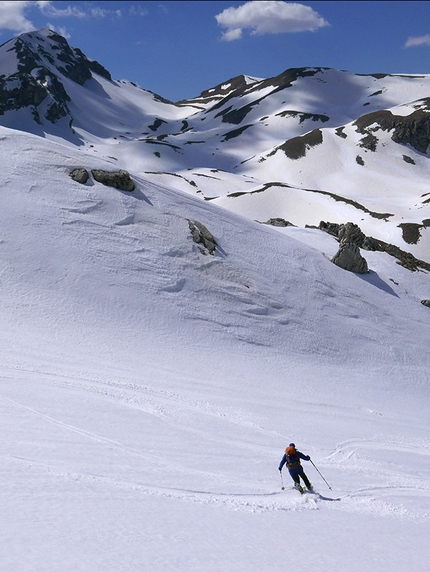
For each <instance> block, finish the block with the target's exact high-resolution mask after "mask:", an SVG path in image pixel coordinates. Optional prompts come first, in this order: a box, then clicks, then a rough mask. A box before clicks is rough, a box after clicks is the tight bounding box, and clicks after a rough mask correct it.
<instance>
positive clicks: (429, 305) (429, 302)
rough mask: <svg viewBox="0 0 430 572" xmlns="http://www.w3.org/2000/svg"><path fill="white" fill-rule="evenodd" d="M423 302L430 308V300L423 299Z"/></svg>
mask: <svg viewBox="0 0 430 572" xmlns="http://www.w3.org/2000/svg"><path fill="white" fill-rule="evenodd" d="M421 304H423V305H424V306H427V308H430V300H421Z"/></svg>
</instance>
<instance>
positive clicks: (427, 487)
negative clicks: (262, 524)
mask: <svg viewBox="0 0 430 572" xmlns="http://www.w3.org/2000/svg"><path fill="white" fill-rule="evenodd" d="M57 386H61V387H65V388H67V389H70V387H73V389H75V390H76V389H77V390H79V391H84V392H92V393H93V392H96V393H98V394H102V395H103V396H104V397H108V398H110V399H116V400H119V401H121V402H122V403H125V404H127V405H130V403H131V404H132V405H133V406H134V407H139V408H141V407H142V399H141V398H140V397H136V392H138V393H139V394H142V393H143V394H145V395H150V396H151V397H153V398H155V397H156V398H158V399H160V400H161V401H171V400H173V401H174V402H176V403H179V404H181V405H182V406H185V407H193V408H197V409H199V410H200V411H201V410H202V409H203V411H204V413H205V414H207V413H208V412H209V414H210V415H215V416H219V417H222V418H223V419H224V420H225V421H227V422H233V423H238V422H239V420H238V418H236V417H231V416H226V415H225V414H224V413H222V412H220V411H217V410H216V409H215V408H213V406H211V405H210V404H209V403H207V402H198V401H193V400H186V399H184V398H183V397H181V396H179V395H178V394H174V393H171V392H167V391H158V390H151V389H149V388H147V387H141V386H138V385H135V384H131V383H122V382H115V381H109V382H106V381H105V382H103V383H98V384H95V383H94V382H92V384H90V385H85V384H83V383H76V382H75V383H74V382H71V381H63V382H60V383H59V384H58V385H57ZM113 389H117V390H120V391H121V394H118V393H115V392H114V391H113ZM127 391H132V394H131V395H132V397H131V396H130V395H127V394H126V393H127ZM0 397H1V398H2V399H3V400H5V401H6V402H9V403H10V404H11V405H13V406H15V407H18V408H21V409H24V410H26V411H28V412H29V413H31V414H34V415H35V416H37V417H39V418H41V419H43V420H45V421H46V422H48V423H50V424H54V425H56V426H59V427H61V428H62V429H64V430H67V431H71V432H74V433H77V434H80V435H82V436H83V437H85V438H87V439H91V440H93V441H96V442H98V443H100V444H101V445H103V446H105V447H107V448H109V449H111V450H112V449H116V450H119V451H120V452H122V453H125V454H126V455H131V456H133V457H139V458H142V459H145V460H148V457H150V456H151V455H150V454H149V453H147V452H142V451H140V450H138V449H134V448H132V447H130V446H128V445H124V444H122V443H121V442H119V441H115V440H113V439H110V438H106V437H104V436H102V435H99V434H97V433H94V432H90V431H88V430H85V429H83V428H81V427H78V426H76V425H71V424H70V423H66V422H64V421H61V420H60V419H57V418H54V417H52V416H51V415H47V414H45V413H42V412H41V411H38V410H37V409H35V408H33V407H30V406H28V405H25V404H24V403H21V402H18V401H16V400H14V399H11V398H9V397H7V396H5V395H0ZM145 410H148V406H147V402H146V400H145ZM149 410H150V411H151V413H152V414H154V412H156V414H157V415H162V416H163V415H164V414H165V413H164V412H165V410H163V409H158V410H157V407H155V406H154V405H153V406H152V407H150V408H149ZM247 426H249V425H248V424H247ZM251 427H252V429H257V430H259V431H263V429H262V428H260V427H258V426H252V425H251ZM207 437H208V436H207ZM423 444H424V442H423V443H417V444H416V447H415V451H413V452H416V453H417V454H420V455H423V456H430V452H429V450H428V449H429V447H428V442H427V448H425V449H424V450H423ZM242 445H243V444H242ZM424 447H425V444H424ZM249 448H250V449H251V448H252V447H251V446H249ZM411 448H412V449H413V447H411V445H410V444H409V446H408V447H407V446H406V445H405V444H403V443H389V444H387V443H381V442H377V441H370V440H350V441H347V442H344V443H341V444H339V446H338V447H337V448H336V450H335V451H334V452H333V453H332V454H331V455H330V456H329V457H328V458H327V459H326V460H325V464H326V465H327V466H330V464H334V465H337V464H339V457H343V458H345V459H351V458H353V457H354V456H355V455H356V454H357V451H359V450H360V449H365V450H366V451H367V450H369V449H371V450H376V451H378V450H380V451H387V450H389V451H391V452H393V453H394V454H395V455H399V454H402V453H406V452H408V453H409V454H410V453H411ZM153 457H154V459H155V460H156V462H157V464H158V465H159V468H160V470H162V466H163V465H164V469H166V468H167V467H170V468H172V462H171V461H169V462H165V461H163V460H162V459H161V458H160V457H159V456H158V455H153ZM11 459H13V460H15V461H17V462H19V463H20V464H24V465H25V466H26V467H27V468H28V469H31V470H32V471H36V472H38V473H40V472H43V473H47V474H49V475H50V477H53V478H59V479H66V480H69V481H74V482H81V483H87V484H92V485H97V486H102V487H104V488H107V489H110V490H112V489H120V490H126V491H129V492H131V493H133V494H134V493H136V494H142V495H150V496H156V497H164V498H168V499H172V500H175V501H183V502H191V503H196V504H202V505H213V506H216V507H220V508H224V509H228V510H232V511H241V512H251V513H264V512H271V511H305V510H321V509H323V508H324V509H335V510H343V511H346V512H357V513H364V514H372V515H379V516H381V517H391V518H407V519H412V520H423V519H424V520H427V519H428V518H429V517H430V515H429V514H427V513H426V512H423V511H421V512H419V511H416V510H409V509H407V508H405V507H404V506H403V505H402V503H401V502H400V501H401V498H402V496H404V495H410V494H413V495H414V496H417V495H419V496H423V497H426V498H430V484H429V483H428V481H424V480H423V481H422V482H421V483H415V484H411V485H408V486H405V485H402V484H401V481H400V479H398V480H396V479H393V477H392V475H391V478H390V480H391V481H393V482H392V483H391V484H387V485H381V486H370V487H363V488H360V489H358V490H356V491H353V492H343V493H341V494H339V492H338V493H337V495H336V494H335V493H334V492H333V491H330V492H329V493H324V494H321V493H319V492H317V491H315V492H313V493H305V494H303V495H301V496H298V494H299V493H298V492H297V491H295V490H294V489H292V490H288V487H287V491H286V492H281V491H270V492H264V491H263V492H255V493H249V492H239V493H230V492H227V491H228V489H229V488H230V487H231V486H232V481H231V479H229V481H228V482H225V481H224V480H223V475H206V476H210V477H211V478H212V479H213V478H214V477H215V478H216V480H217V481H218V486H217V488H218V489H219V488H223V489H224V491H223V492H221V491H219V490H218V491H216V492H215V491H210V490H190V489H186V488H181V487H171V486H169V487H167V486H163V487H161V486H155V485H152V484H149V483H142V482H136V481H131V480H127V479H124V478H115V477H111V476H106V475H98V474H91V473H85V472H70V471H63V470H60V469H58V468H57V467H55V466H51V465H46V464H44V463H41V462H40V461H36V460H34V459H33V460H32V459H27V458H23V457H19V456H15V455H12V456H11ZM6 461H7V459H4V462H6ZM339 466H341V465H340V464H339ZM342 467H343V470H345V466H344V463H342ZM174 468H175V471H181V467H179V466H178V467H174ZM347 469H349V470H354V472H356V471H357V466H355V465H354V466H349V467H347ZM182 471H183V472H184V473H185V474H188V475H190V474H191V473H192V472H194V473H195V474H196V475H199V476H200V477H202V476H203V475H202V473H201V472H199V471H192V470H191V471H190V469H188V470H185V469H184V468H182ZM379 476H380V477H381V476H382V477H385V475H384V474H383V473H382V475H381V474H380V475H379ZM285 477H286V479H289V476H288V474H286V475H285ZM402 480H403V481H404V477H403V479H402ZM408 480H409V482H410V481H411V478H410V477H409V478H408ZM412 482H413V480H412ZM238 486H239V487H240V486H241V483H239V482H237V483H236V487H238ZM254 486H255V487H256V488H257V489H258V488H259V489H260V491H261V484H260V486H259V484H258V483H255V485H254ZM251 488H252V483H251ZM268 488H270V485H268V484H266V485H265V486H264V489H265V490H266V491H267V489H268ZM384 496H389V497H390V498H391V499H393V497H395V499H396V501H397V502H396V504H394V502H389V501H385V500H383V499H384Z"/></svg>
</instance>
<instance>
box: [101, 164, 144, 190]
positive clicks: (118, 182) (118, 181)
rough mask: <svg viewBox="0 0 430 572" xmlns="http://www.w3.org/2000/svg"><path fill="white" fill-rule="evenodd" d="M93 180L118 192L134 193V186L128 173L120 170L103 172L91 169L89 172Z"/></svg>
mask: <svg viewBox="0 0 430 572" xmlns="http://www.w3.org/2000/svg"><path fill="white" fill-rule="evenodd" d="M91 173H92V175H93V177H94V180H96V181H97V182H98V183H102V185H106V186H107V187H115V188H116V189H119V190H120V191H134V189H135V184H134V182H133V180H132V178H131V177H130V174H129V172H128V171H125V170H124V169H120V170H119V171H115V172H112V171H103V170H102V169H93V170H92V171H91Z"/></svg>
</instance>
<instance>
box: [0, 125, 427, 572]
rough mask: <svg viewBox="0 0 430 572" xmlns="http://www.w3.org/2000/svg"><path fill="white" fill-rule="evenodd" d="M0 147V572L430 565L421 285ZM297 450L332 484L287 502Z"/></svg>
mask: <svg viewBox="0 0 430 572" xmlns="http://www.w3.org/2000/svg"><path fill="white" fill-rule="evenodd" d="M0 145H1V151H2V158H3V161H2V170H1V173H0V180H1V184H0V188H1V209H0V217H1V223H0V261H1V273H0V303H1V312H0V408H1V415H0V423H1V433H2V435H3V438H2V440H1V443H0V455H1V487H0V495H1V500H0V503H1V504H0V506H1V508H2V519H1V524H0V535H1V536H0V537H1V544H0V546H1V567H0V568H1V570H2V572H3V571H4V572H34V571H36V570H37V571H39V570H40V571H42V570H43V572H59V571H61V572H107V571H114V570H115V571H121V572H135V571H138V570H139V571H143V570H148V571H149V570H151V571H157V572H161V571H163V572H164V571H172V570H174V571H178V572H191V571H192V572H200V571H205V572H220V571H225V572H234V571H238V572H242V571H244V570H246V571H248V572H249V571H255V572H260V571H262V570H264V571H265V572H269V571H270V572H278V571H280V570H284V569H285V568H289V569H292V568H294V567H300V569H301V570H303V571H306V572H321V571H325V570H330V571H331V572H363V570H377V571H378V572H400V571H403V570H405V569H407V570H411V571H413V572H427V570H428V560H429V557H430V548H429V543H428V537H429V533H430V438H429V397H430V395H429V394H430V385H429V377H430V373H429V372H430V368H429V366H430V360H429V352H428V349H429V340H430V313H429V312H430V310H429V308H427V307H425V306H423V305H422V304H421V303H420V301H421V300H422V299H424V298H430V287H429V275H428V273H425V272H415V273H411V272H409V271H408V270H406V269H405V268H403V267H401V266H399V265H397V264H396V263H395V260H394V259H393V258H392V257H389V256H388V255H387V254H383V253H377V252H366V253H365V256H366V259H367V260H368V263H369V267H370V269H371V272H370V273H369V274H368V275H363V276H359V275H355V274H352V273H348V272H346V271H343V270H341V269H340V268H338V267H336V266H334V265H333V264H332V263H331V262H330V257H331V256H333V254H334V253H335V252H336V250H337V247H338V243H337V242H336V240H335V239H334V238H333V237H331V236H329V235H327V234H325V233H323V232H321V231H319V230H312V229H304V228H293V227H287V228H285V229H274V228H272V227H268V226H265V225H260V224H258V223H256V222H252V221H251V220H249V219H247V218H245V217H243V216H241V215H240V214H235V213H232V212H229V211H227V210H225V209H221V208H220V207H218V206H217V205H216V204H214V203H213V201H209V202H204V201H201V200H200V199H198V198H195V197H193V196H191V195H190V194H186V193H184V192H181V191H179V190H172V189H171V188H169V187H168V186H162V185H160V184H156V183H154V182H150V181H149V180H148V179H146V178H145V177H143V176H142V175H139V174H138V173H134V172H133V171H131V175H132V177H133V180H134V181H135V182H136V190H135V191H133V192H132V193H126V192H122V191H119V190H116V189H114V188H110V187H105V186H103V185H101V184H99V183H96V182H95V181H94V180H93V179H92V178H91V179H90V180H89V181H88V183H86V184H85V185H80V184H78V183H76V182H75V181H73V180H72V179H71V178H70V177H69V173H70V171H71V170H72V169H73V168H75V167H85V168H87V169H92V168H107V169H109V170H111V169H112V161H110V162H109V161H107V160H106V159H103V158H101V157H97V156H95V153H94V152H93V151H86V150H84V149H82V148H81V149H73V148H71V147H68V146H65V145H60V144H59V143H58V142H55V141H48V140H46V139H42V138H40V137H37V136H35V135H29V134H28V133H24V132H20V131H17V130H12V129H8V128H5V127H1V128H0ZM189 220H191V221H199V222H201V223H203V224H204V225H205V226H207V228H208V229H209V230H210V231H211V232H212V233H213V235H214V237H215V238H216V240H217V243H218V247H217V250H216V251H215V254H214V255H213V256H211V255H203V254H202V253H201V252H200V250H199V248H198V246H197V245H196V244H195V243H194V242H193V240H192V236H191V233H190V230H189V227H188V221H189ZM290 441H294V442H295V443H296V444H297V446H298V448H299V449H300V450H302V451H303V452H305V453H307V454H309V455H311V457H312V461H313V462H314V463H315V466H316V467H317V468H318V469H319V470H320V472H321V474H322V475H323V476H324V478H325V479H326V481H327V483H328V484H329V485H330V487H331V488H329V487H328V486H327V484H326V483H325V482H324V481H323V480H322V478H321V477H320V475H319V474H318V473H317V471H316V470H315V468H314V467H313V466H312V464H311V463H305V462H304V463H303V464H304V466H305V471H306V473H307V475H308V476H309V478H310V480H311V481H312V483H313V484H314V487H315V490H316V493H315V494H305V495H303V496H301V495H300V494H299V493H298V492H297V491H295V490H293V489H292V480H291V479H290V477H289V476H288V474H286V471H285V470H284V472H283V482H284V484H285V487H286V488H285V490H284V491H283V490H281V480H280V475H279V472H278V469H277V467H278V464H279V461H280V459H281V457H282V454H283V451H284V449H285V447H286V446H287V445H288V443H289V442H290Z"/></svg>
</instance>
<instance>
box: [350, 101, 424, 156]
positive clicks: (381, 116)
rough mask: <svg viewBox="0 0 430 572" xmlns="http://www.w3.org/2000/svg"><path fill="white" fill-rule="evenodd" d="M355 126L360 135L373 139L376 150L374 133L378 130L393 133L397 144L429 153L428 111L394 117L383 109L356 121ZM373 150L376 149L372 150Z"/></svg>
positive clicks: (392, 137) (420, 110)
mask: <svg viewBox="0 0 430 572" xmlns="http://www.w3.org/2000/svg"><path fill="white" fill-rule="evenodd" d="M354 125H356V126H357V131H358V132H359V133H363V134H364V135H366V136H367V137H368V138H373V139H372V141H373V145H374V146H375V148H376V143H375V142H374V140H376V137H375V135H374V133H375V132H377V131H378V129H382V130H383V131H392V134H391V139H392V140H393V141H394V142H395V143H401V144H403V145H410V146H411V147H413V148H414V149H416V150H417V151H419V152H420V153H427V149H428V146H429V144H430V113H428V110H427V109H417V110H416V111H414V112H413V113H411V114H410V115H406V116H403V115H394V114H393V113H391V111H388V110H386V109H383V110H380V111H374V112H373V113H369V114H367V115H363V116H362V117H360V118H359V119H357V121H355V123H354ZM371 126H372V127H371ZM372 150H375V149H373V148H372Z"/></svg>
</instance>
